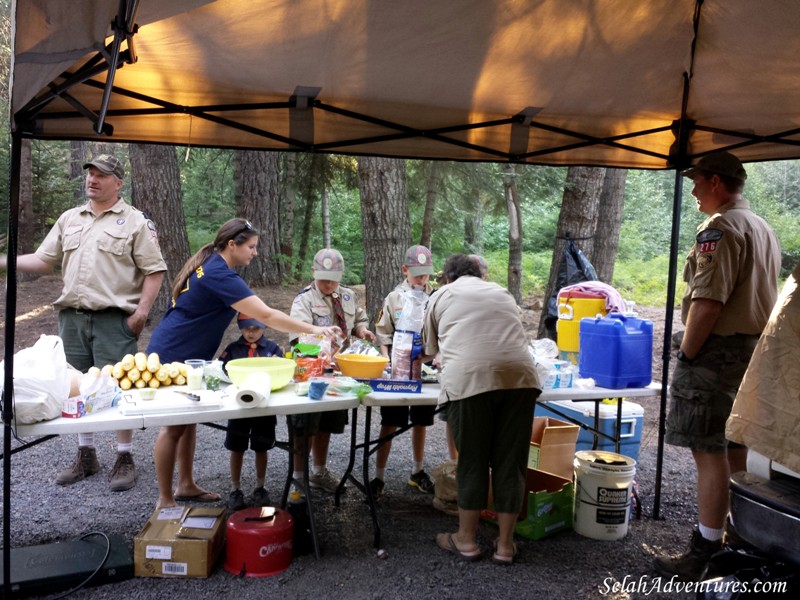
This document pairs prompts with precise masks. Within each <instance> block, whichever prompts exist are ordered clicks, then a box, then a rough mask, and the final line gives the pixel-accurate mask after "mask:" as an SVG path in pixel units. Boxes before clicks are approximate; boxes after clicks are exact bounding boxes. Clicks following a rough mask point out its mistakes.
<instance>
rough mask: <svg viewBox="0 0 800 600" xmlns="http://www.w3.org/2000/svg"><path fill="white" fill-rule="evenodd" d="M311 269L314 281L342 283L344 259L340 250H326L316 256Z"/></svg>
mask: <svg viewBox="0 0 800 600" xmlns="http://www.w3.org/2000/svg"><path fill="white" fill-rule="evenodd" d="M311 269H312V270H313V271H314V279H322V280H323V281H341V280H342V273H343V272H344V259H343V258H342V255H341V254H340V253H339V251H338V250H334V249H333V248H325V249H324V250H320V251H319V252H317V253H316V254H315V255H314V262H313V264H312V266H311Z"/></svg>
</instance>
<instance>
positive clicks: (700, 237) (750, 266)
mask: <svg viewBox="0 0 800 600" xmlns="http://www.w3.org/2000/svg"><path fill="white" fill-rule="evenodd" d="M684 176H685V177H688V178H689V179H691V180H692V181H693V182H694V189H693V190H692V195H694V197H695V199H696V200H697V206H698V210H700V212H702V213H705V214H707V215H708V216H709V218H708V219H706V220H705V222H703V224H702V225H701V226H700V227H699V228H698V233H697V237H696V238H695V244H694V246H693V247H692V251H691V252H690V253H689V256H688V257H687V258H686V265H685V266H684V270H683V278H684V281H685V282H686V293H685V295H684V297H683V302H682V307H681V320H682V321H683V323H684V325H685V330H684V334H683V339H682V342H681V345H680V350H678V353H677V359H678V362H677V363H676V365H675V370H674V372H673V375H672V382H671V385H670V395H671V404H670V413H669V416H668V418H667V434H666V441H667V443H668V444H672V445H674V446H682V447H686V448H689V449H691V451H692V456H693V457H694V460H695V464H696V466H697V508H698V513H699V514H698V517H699V524H698V526H697V528H696V529H695V530H694V531H693V533H692V538H691V544H690V547H689V550H688V551H687V552H686V553H685V554H683V555H681V556H679V557H677V558H667V557H658V558H656V559H655V569H656V570H657V571H658V572H659V573H660V574H662V575H665V576H668V577H671V576H673V575H675V576H678V577H679V578H680V579H683V580H687V581H699V580H700V579H701V577H702V575H703V572H704V570H705V567H706V565H707V563H708V560H709V559H710V558H711V556H712V555H713V554H714V553H715V552H717V551H718V550H720V549H721V547H722V536H723V530H724V527H725V519H726V516H727V514H728V493H729V492H728V480H729V478H730V474H731V473H735V472H737V471H743V470H745V469H746V460H747V448H746V447H744V446H741V445H739V444H734V443H733V442H729V441H728V440H726V439H725V422H726V420H727V418H728V416H729V414H730V411H731V407H732V405H733V400H734V398H735V396H736V390H737V389H738V387H739V384H740V383H741V381H742V377H743V376H744V372H745V370H746V369H747V365H748V363H749V362H750V357H751V356H752V354H753V350H754V349H755V346H756V342H758V338H759V336H760V335H761V332H762V331H763V329H764V326H765V325H766V323H767V320H768V318H769V315H770V311H771V310H772V306H773V305H774V304H775V301H776V299H777V293H778V272H779V270H780V264H781V253H780V246H779V244H778V240H777V238H776V237H775V234H774V232H773V231H772V229H770V227H769V225H767V223H766V222H765V221H764V220H763V219H762V218H761V217H759V216H757V215H756V214H754V213H753V212H752V211H751V210H750V205H749V204H748V202H747V201H746V200H744V199H743V198H742V195H741V193H742V190H743V189H744V182H745V179H747V173H746V172H745V170H744V167H743V166H742V163H741V162H739V159H738V158H736V157H735V156H734V155H733V154H730V153H728V152H715V153H713V154H709V155H707V156H704V157H703V158H702V159H700V161H699V162H698V163H697V165H696V166H695V167H693V168H691V169H689V170H687V171H686V172H685V173H684Z"/></svg>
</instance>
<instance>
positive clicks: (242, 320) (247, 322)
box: [236, 313, 266, 329]
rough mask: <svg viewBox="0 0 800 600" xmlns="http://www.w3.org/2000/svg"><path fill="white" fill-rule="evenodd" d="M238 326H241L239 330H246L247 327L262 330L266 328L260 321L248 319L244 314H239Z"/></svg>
mask: <svg viewBox="0 0 800 600" xmlns="http://www.w3.org/2000/svg"><path fill="white" fill-rule="evenodd" d="M236 324H237V325H238V326H239V329H245V328H246V327H260V328H261V329H264V328H266V325H264V324H263V323H262V322H261V321H259V320H258V319H254V318H253V317H248V316H247V315H245V314H242V313H239V318H238V319H237V320H236Z"/></svg>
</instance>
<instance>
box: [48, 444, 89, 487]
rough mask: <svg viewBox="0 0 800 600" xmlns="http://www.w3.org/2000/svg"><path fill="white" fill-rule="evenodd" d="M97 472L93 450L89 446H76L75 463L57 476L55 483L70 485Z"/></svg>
mask: <svg viewBox="0 0 800 600" xmlns="http://www.w3.org/2000/svg"><path fill="white" fill-rule="evenodd" d="M99 471H100V463H99V462H97V452H96V451H95V449H94V448H92V447H89V446H78V455H77V456H76V457H75V462H74V463H72V465H71V466H69V467H67V468H66V469H64V470H63V471H61V473H59V474H58V477H56V483H57V484H58V485H72V484H73V483H76V482H78V481H80V480H81V479H85V478H87V477H89V476H90V475H94V474H95V473H97V472H99Z"/></svg>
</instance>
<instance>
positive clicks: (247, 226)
mask: <svg viewBox="0 0 800 600" xmlns="http://www.w3.org/2000/svg"><path fill="white" fill-rule="evenodd" d="M245 231H255V229H253V224H252V223H251V222H250V221H247V220H245V222H244V227H242V228H241V229H240V230H239V231H237V232H236V233H235V234H234V235H233V238H237V237H239V234H240V233H244V232H245ZM233 238H232V239H233Z"/></svg>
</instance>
